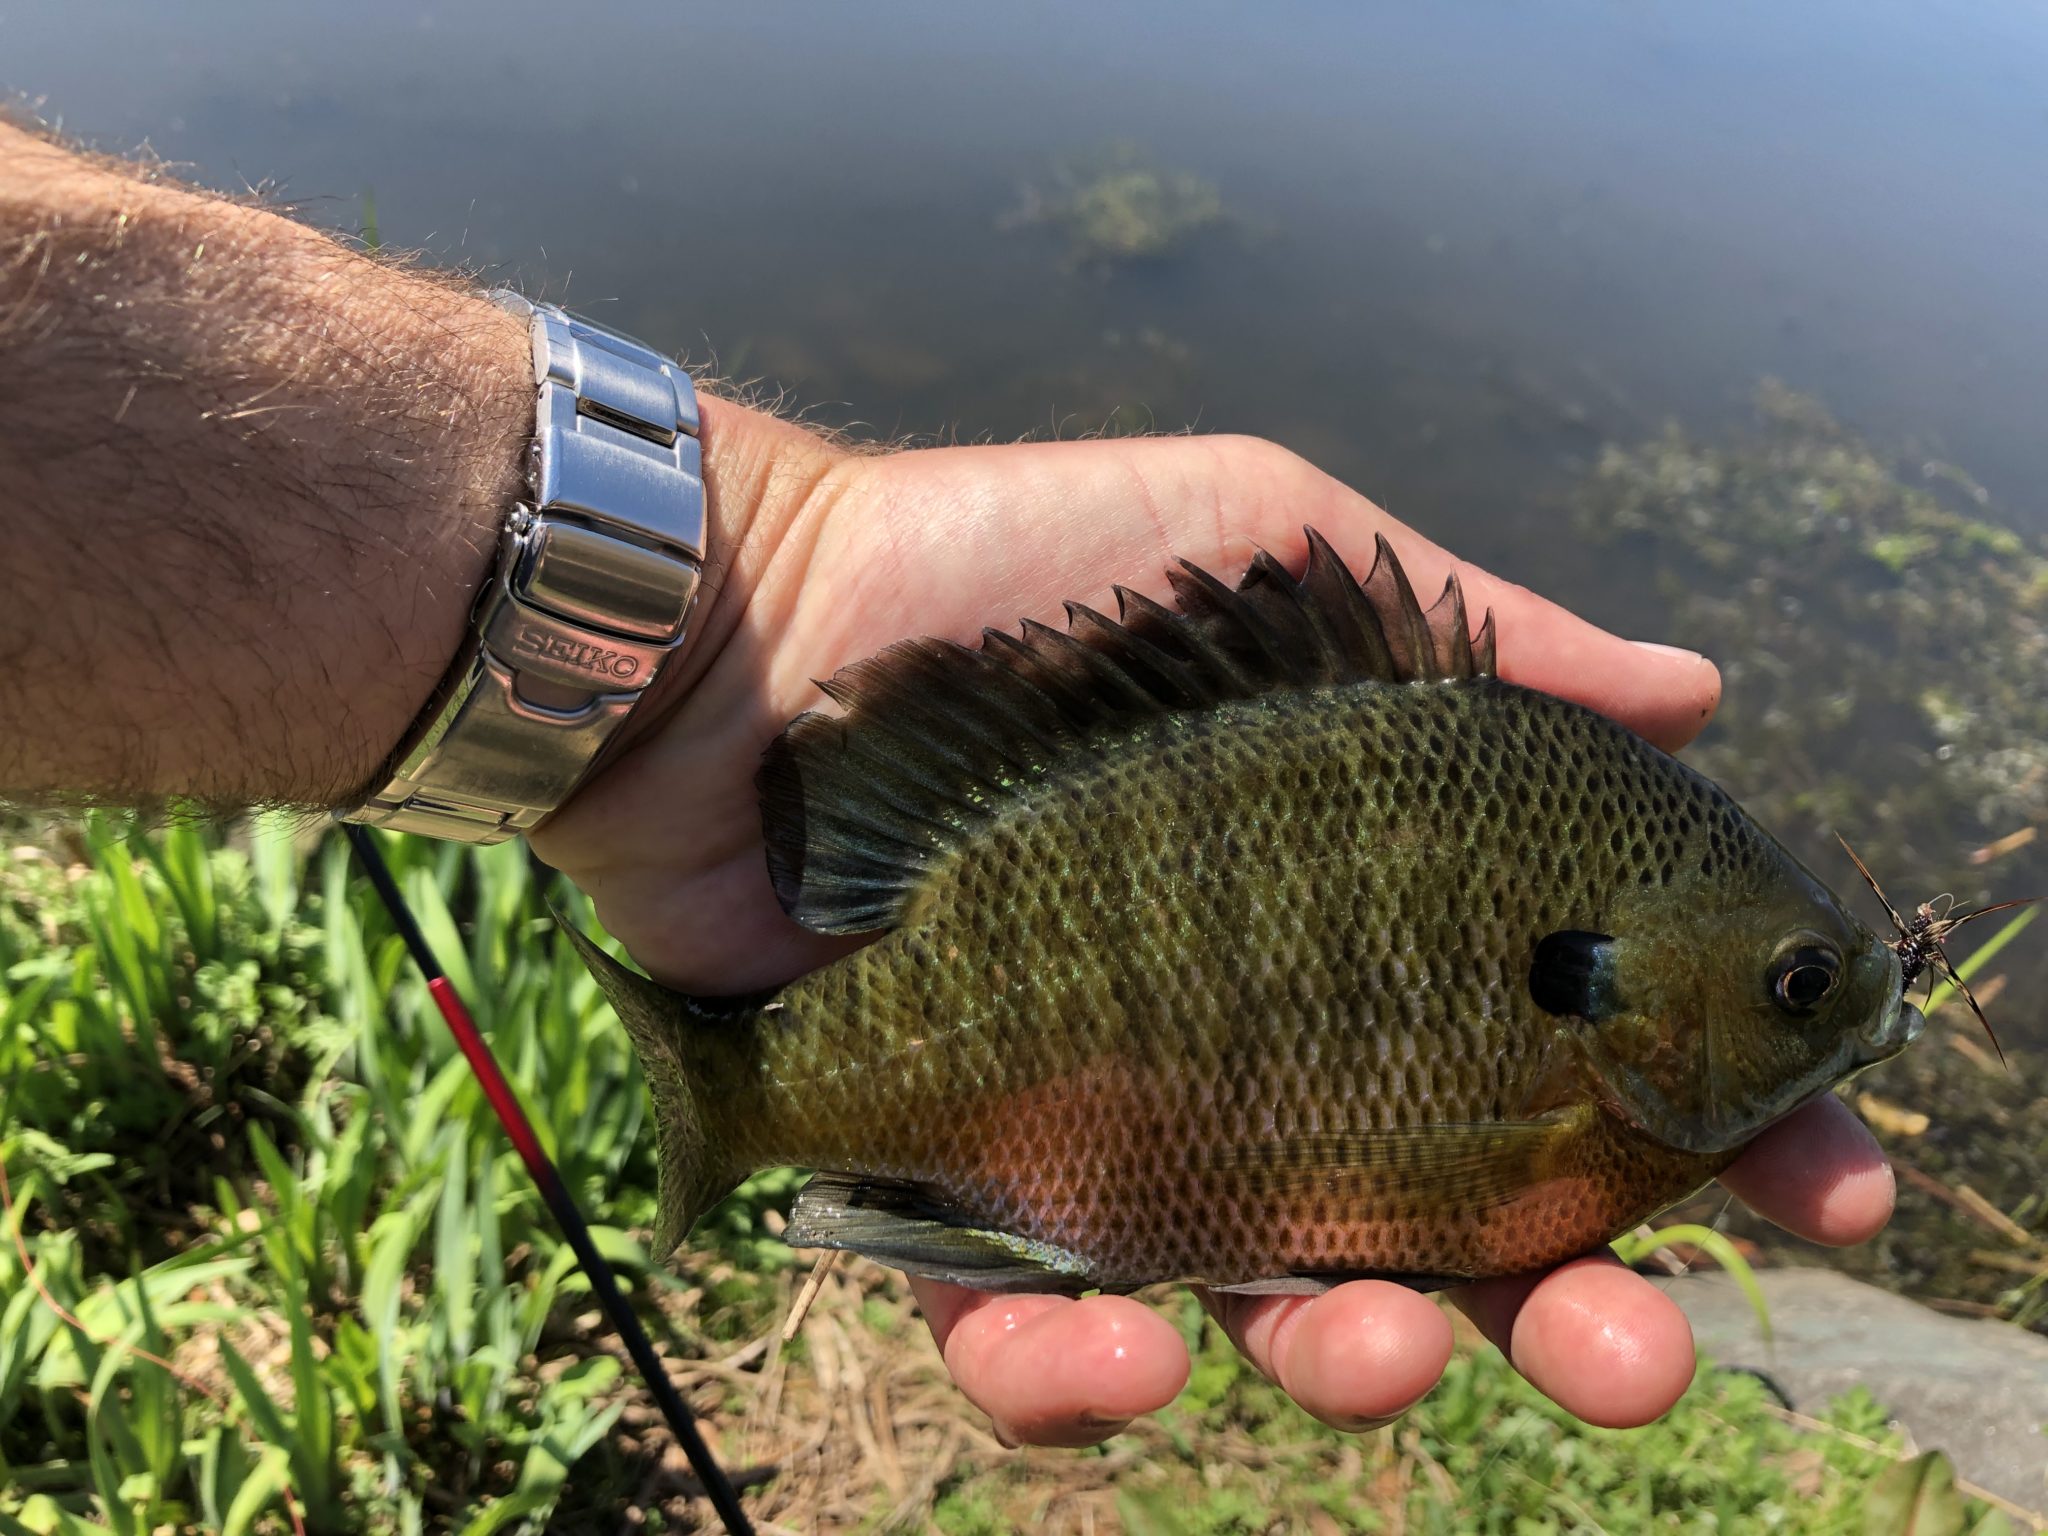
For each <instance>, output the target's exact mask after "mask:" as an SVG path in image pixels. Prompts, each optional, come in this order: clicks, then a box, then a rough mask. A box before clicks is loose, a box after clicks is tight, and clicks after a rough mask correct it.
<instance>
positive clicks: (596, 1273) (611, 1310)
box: [341, 822, 754, 1536]
mask: <svg viewBox="0 0 2048 1536" xmlns="http://www.w3.org/2000/svg"><path fill="white" fill-rule="evenodd" d="M341 830H342V832H343V833H344V834H345V835H346V836H347V838H348V840H349V844H350V846H351V847H353V848H354V849H355V854H356V859H357V860H358V862H360V863H361V865H362V866H363V873H364V874H366V875H368V876H369V877H370V884H371V886H372V887H373V888H374V889H375V890H376V892H377V897H378V899H379V900H380V901H382V902H383V903H384V910H385V911H386V912H388V913H390V914H391V921H392V923H393V924H394V925H395V926H396V927H397V929H398V932H399V936H400V937H401V938H403V939H404V940H405V947H406V949H407V950H408V951H409V952H410V953H411V955H412V961H413V964H414V965H416V966H418V967H419V969H420V974H421V975H422V976H424V977H425V978H426V981H427V991H428V993H429V994H431V995H432V997H433V999H434V1004H435V1006H436V1007H438V1008H439V1009H440V1010H441V1017H442V1018H443V1019H444V1020H446V1021H447V1024H448V1032H449V1033H450V1034H452V1035H453V1036H454V1037H455V1044H456V1045H457V1046H458V1047H459V1048H460V1049H461V1051H462V1055H463V1058H464V1059H465V1060H466V1061H468V1063H469V1067H470V1070H471V1071H472V1072H474V1073H475V1074H476V1080H477V1083H478V1085H479V1086H481V1087H482V1089H483V1091H484V1097H485V1098H486V1099H488V1100H490V1104H491V1108H492V1110H493V1111H494V1112H495V1113H496V1114H497V1116H498V1123H499V1124H500V1125H502V1126H503V1127H504V1128H505V1134H506V1136H507V1137H508V1138H510V1140H511V1142H512V1146H513V1148H514V1150H516V1151H517V1152H518V1153H519V1160H520V1161H521V1162H523V1163H525V1164H526V1171H527V1173H528V1174H529V1175H531V1176H532V1178H533V1182H534V1187H535V1188H537V1189H538V1190H539V1191H540V1195H541V1199H543V1200H545V1201H546V1202H547V1206H548V1209H549V1211H551V1212H552V1213H553V1214H554V1218H555V1225H556V1226H558V1227H560V1228H561V1229H562V1236H563V1237H565V1238H566V1239H568V1242H569V1246H570V1248H571V1249H573V1250H574V1251H575V1254H576V1261H577V1263H579V1264H581V1265H582V1266H583V1273H584V1274H585V1275H586V1276H587V1277H588V1278H589V1280H590V1288H591V1290H592V1291H594V1292H595V1293H596V1295H597V1304H598V1306H599V1307H600V1308H602V1309H603V1311H604V1315H605V1319H606V1321H608V1322H609V1323H610V1324H611V1325H612V1331H613V1332H614V1333H616V1334H617V1335H618V1336H619V1341H620V1342H621V1343H623V1344H624V1345H625V1346H626V1353H627V1354H629V1355H630V1356H632V1358H633V1364H634V1366H635V1367H636V1368H637V1369H638V1370H639V1372H640V1377H641V1379H642V1380H643V1381H645V1382H646V1383H647V1389H648V1391H650V1392H652V1393H653V1394H654V1400H655V1402H656V1403H658V1404H660V1406H661V1416H662V1417H663V1418H664V1419H666V1420H667V1421H668V1428H669V1433H670V1434H672V1435H674V1436H675V1438H676V1444H678V1445H680V1446H681V1447H682V1448H683V1454H684V1455H685V1456H687V1457H688V1458H689V1459H690V1469H691V1470H692V1471H693V1472H695V1473H696V1474H697V1481H698V1482H699V1483H700V1484H702V1485H703V1488H704V1492H705V1493H706V1495H708V1496H709V1498H710V1500H711V1507H712V1508H713V1509H715V1510H717V1511H718V1518H719V1519H720V1520H722V1521H724V1522H725V1528H726V1530H727V1531H729V1532H731V1533H732V1536H754V1523H753V1521H751V1520H749V1519H748V1518H747V1512H746V1511H745V1510H744V1509H742V1508H740V1500H739V1495H738V1493H736V1492H735V1491H734V1490H733V1485H732V1482H731V1480H730V1479H729V1478H727V1476H726V1475H725V1469H724V1468H723V1467H721V1466H719V1464H718V1458H717V1457H715V1456H713V1455H712V1454H711V1447H710V1446H708V1445H706V1444H705V1443H704V1437H703V1436H702V1435H701V1434H699V1433H698V1431H697V1421H696V1417H695V1416H694V1415H693V1414H692V1413H691V1412H690V1406H689V1404H687V1403H685V1402H684V1401H683V1395H682V1393H680V1392H679V1391H677V1390H676V1384H675V1381H674V1380H673V1379H672V1378H671V1377H670V1376H669V1374H668V1371H667V1369H666V1368H665V1367H664V1366H663V1365H662V1363H661V1361H660V1359H659V1358H658V1357H657V1356H656V1355H655V1353H654V1346H653V1344H651V1343H650V1342H649V1341H648V1338H647V1331H646V1329H644V1328H642V1327H641V1326H640V1318H639V1316H638V1315H637V1314H636V1313H635V1312H634V1311H633V1309H632V1307H630V1306H628V1305H627V1303H626V1298H625V1295H624V1294H623V1293H622V1292H621V1291H620V1290H619V1282H618V1278H617V1276H615V1275H614V1274H613V1273H612V1267H611V1265H610V1264H608V1263H606V1262H605V1258H604V1255H603V1254H601V1253H599V1252H598V1251H597V1244H596V1243H595V1242H593V1241H592V1240H591V1236H590V1224H589V1223H588V1222H586V1221H585V1220H584V1219H583V1212H582V1211H581V1210H579V1209H578V1208H577V1205H576V1197H575V1196H574V1195H572V1194H570V1193H569V1186H568V1185H566V1184H564V1183H563V1182H562V1175H561V1173H560V1172H559V1171H558V1170H557V1169H556V1167H555V1164H554V1159H552V1158H550V1157H549V1156H548V1155H547V1153H546V1151H545V1150H543V1149H542V1147H541V1144H540V1138H539V1137H538V1136H537V1135H535V1134H534V1129H533V1122H532V1121H531V1120H529V1119H528V1118H527V1116H526V1110H525V1109H524V1108H523V1107H522V1106H521V1105H520V1102H519V1098H518V1095H517V1094H515V1093H513V1091H512V1085H511V1084H510V1083H509V1082H507V1081H506V1080H505V1073H504V1071H503V1070H502V1069H501V1068H500V1067H499V1065H498V1058H497V1057H496V1056H494V1055H493V1054H492V1053H491V1048H490V1045H489V1044H488V1043H487V1042H486V1041H485V1040H484V1037H483V1036H482V1035H481V1034H479V1033H478V1032H477V1027H476V1021H475V1020H474V1019H472V1018H471V1017H470V1014H469V1009H468V1007H467V1005H465V1004H464V1003H463V1001H462V997H461V994H459V993H458V992H457V991H456V990H455V986H454V983H452V982H451V981H449V979H448V974H447V972H445V971H443V970H442V969H441V964H440V962H439V961H438V960H436V959H435V958H434V952H433V950H432V949H430V948H429V947H428V945H427V939H426V935H425V934H423V933H422V932H420V925H419V922H418V920H417V919H415V918H414V916H413V913H412V908H411V906H409V905H408V904H407V902H406V899H405V897H404V895H403V894H402V893H401V892H400V891H399V889H398V882H397V881H395V880H393V879H392V878H391V868H390V866H389V865H387V864H386V863H385V862H384V855H383V853H382V852H381V851H380V850H379V849H378V847H377V844H376V841H375V839H373V838H372V837H371V836H370V830H369V828H367V827H362V826H356V825H354V824H353V823H347V822H344V823H342V827H341Z"/></svg>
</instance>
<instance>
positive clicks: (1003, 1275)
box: [782, 1172, 1095, 1295]
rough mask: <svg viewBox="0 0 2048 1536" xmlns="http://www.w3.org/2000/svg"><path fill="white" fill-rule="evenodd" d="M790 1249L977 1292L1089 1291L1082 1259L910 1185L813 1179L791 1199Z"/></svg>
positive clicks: (841, 1177)
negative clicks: (839, 1251)
mask: <svg viewBox="0 0 2048 1536" xmlns="http://www.w3.org/2000/svg"><path fill="white" fill-rule="evenodd" d="M782 1237H783V1241H784V1242H786V1243H788V1244H789V1246H790V1247H792V1248H843V1249H846V1250H848V1251H850V1252H853V1253H858V1254H861V1255H863V1256H865V1257H867V1258H870V1259H873V1260H874V1261H875V1262H876V1263H878V1264H886V1265H888V1266H889V1267H890V1268H892V1269H900V1270H902V1271H903V1272H904V1273H906V1274H911V1275H919V1276H922V1277H924V1278H926V1279H929V1280H946V1281H950V1282H952V1283H953V1284H955V1285H966V1286H972V1287H973V1288H974V1289H976V1290H979V1291H1050V1292H1056V1293H1060V1294H1068V1295H1072V1294H1077V1293H1079V1292H1081V1291H1086V1290H1093V1289H1094V1288H1095V1282H1094V1280H1093V1279H1092V1278H1091V1277H1090V1273H1089V1265H1088V1261H1087V1260H1086V1259H1083V1258H1082V1257H1080V1255H1078V1254H1074V1253H1069V1252H1068V1251H1067V1250H1066V1249H1064V1248H1059V1247H1056V1246H1054V1245H1053V1244H1051V1243H1043V1242H1039V1241H1037V1240H1035V1239H1033V1238H1028V1237H1020V1236H1018V1235H1017V1234H1015V1233H1013V1232H1001V1231H997V1230H995V1229H993V1228H991V1227H988V1226H986V1225H984V1224H982V1223H981V1222H980V1221H979V1220H978V1219H977V1218H976V1217H974V1216H973V1215H971V1214H970V1213H968V1212H966V1211H962V1210H960V1209H958V1208H956V1207H954V1206H951V1205H948V1204H947V1203H946V1202H945V1201H944V1200H943V1199H942V1198H940V1197H939V1196H936V1195H934V1194H932V1193H931V1192H930V1191H928V1190H924V1189H920V1188H918V1187H917V1186H916V1185H912V1184H904V1183H900V1182H898V1181H896V1180H893V1179H878V1178H872V1177H869V1176H867V1175H863V1174H851V1173H829V1172H828V1173H818V1174H814V1175H813V1176H812V1177H811V1181H810V1182H809V1183H808V1184H806V1185H804V1187H803V1188H802V1189H801V1190H799V1191H798V1192H797V1197H796V1203H795V1205H794V1206H793V1207H792V1208H791V1210H790V1217H789V1226H788V1228H787V1229H786V1230H785V1231H784V1232H783V1234H782Z"/></svg>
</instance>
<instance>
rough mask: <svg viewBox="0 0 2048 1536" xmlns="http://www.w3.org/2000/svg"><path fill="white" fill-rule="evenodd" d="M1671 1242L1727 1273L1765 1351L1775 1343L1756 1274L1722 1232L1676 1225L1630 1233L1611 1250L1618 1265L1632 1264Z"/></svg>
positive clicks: (1766, 1307) (1680, 1223) (1768, 1313)
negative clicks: (1746, 1305)
mask: <svg viewBox="0 0 2048 1536" xmlns="http://www.w3.org/2000/svg"><path fill="white" fill-rule="evenodd" d="M1673 1243H1685V1244H1687V1245H1688V1246H1690V1247H1693V1248H1697V1249H1699V1250H1700V1251H1701V1252H1702V1253H1704V1254H1706V1255H1708V1256H1709V1257H1710V1258H1712V1259H1713V1261H1714V1262H1715V1263H1716V1264H1718V1265H1720V1266H1721V1268H1722V1269H1724V1270H1726V1271H1727V1272H1728V1275H1729V1277H1730V1278H1731V1279H1733V1280H1734V1282H1735V1284H1736V1285H1737V1287H1738V1288H1740V1290H1741V1291H1742V1294H1743V1295H1744V1296H1745V1297H1746V1298H1748V1301H1749V1306H1750V1310H1751V1311H1753V1312H1754V1313H1756V1323H1757V1328H1758V1331H1760V1332H1761V1333H1762V1334H1763V1337H1764V1347H1765V1348H1766V1349H1769V1348H1770V1347H1771V1346H1772V1344H1773V1343H1774V1342H1775V1340H1774V1339H1773V1336H1772V1333H1771V1309H1770V1304H1769V1303H1768V1302H1767V1301H1766V1300H1765V1299H1764V1288H1763V1287H1762V1286H1761V1285H1760V1284H1758V1283H1757V1278H1756V1271H1755V1270H1754V1269H1752V1268H1751V1267H1750V1263H1749V1260H1747V1259H1745V1258H1744V1257H1743V1256H1742V1254H1741V1251H1740V1250H1738V1249H1737V1248H1736V1246H1735V1245H1734V1244H1733V1243H1732V1242H1730V1241H1729V1240H1728V1237H1727V1235H1726V1234H1725V1233H1721V1232H1716V1231H1715V1230H1714V1229H1713V1228H1712V1227H1703V1226H1700V1225H1698V1224H1697V1223H1695V1222H1679V1223H1677V1224H1675V1225H1673V1226H1669V1227H1662V1228H1660V1229H1658V1230H1657V1231H1655V1232H1646V1233H1643V1234H1641V1235H1640V1236H1639V1235H1637V1234H1635V1233H1633V1232H1632V1233H1630V1234H1629V1235H1628V1236H1626V1237H1620V1238H1617V1239H1615V1241H1614V1244H1613V1247H1614V1252H1615V1255H1616V1257H1618V1258H1619V1259H1620V1260H1621V1262H1622V1263H1624V1264H1629V1265H1635V1264H1640V1263H1642V1261H1643V1260H1644V1259H1646V1258H1648V1257H1649V1256H1650V1255H1651V1254H1653V1253H1655V1252H1656V1251H1657V1250H1658V1249H1659V1248H1665V1247H1669V1246H1670V1245H1671V1244H1673Z"/></svg>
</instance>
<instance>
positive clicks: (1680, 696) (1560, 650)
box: [1247, 487, 1721, 752]
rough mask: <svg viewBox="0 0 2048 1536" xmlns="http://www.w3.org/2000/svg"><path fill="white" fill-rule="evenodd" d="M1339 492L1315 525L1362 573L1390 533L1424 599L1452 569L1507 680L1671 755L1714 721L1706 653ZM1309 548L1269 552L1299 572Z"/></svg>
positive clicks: (1716, 700) (1717, 690)
mask: <svg viewBox="0 0 2048 1536" xmlns="http://www.w3.org/2000/svg"><path fill="white" fill-rule="evenodd" d="M1338 491H1339V492H1340V493H1341V495H1340V496H1339V497H1338V498H1337V499H1336V501H1335V502H1334V504H1333V505H1332V506H1331V508H1330V511H1331V513H1332V517H1331V518H1330V519H1329V520H1328V522H1327V523H1326V524H1325V525H1323V526H1321V527H1320V529H1319V531H1321V532H1322V533H1323V534H1324V536H1325V537H1327V538H1329V539H1330V540H1331V542H1332V543H1333V544H1334V545H1336V547H1337V549H1338V551H1339V553H1341V554H1343V555H1344V557H1345V559H1346V560H1347V561H1349V562H1350V563H1351V565H1352V567H1353V569H1354V570H1356V571H1358V572H1359V573H1360V574H1361V575H1363V574H1364V572H1365V571H1366V570H1367V569H1368V568H1369V567H1370V565H1371V563H1372V551H1373V542H1372V536H1373V535H1374V534H1375V533H1384V534H1385V535H1386V537H1387V542H1388V543H1390V544H1392V545H1393V546H1394V553H1395V554H1396V555H1397V556H1398V557H1399V558H1400V561H1401V565H1402V568H1403V569H1404V570H1406V571H1407V573H1408V579H1409V581H1410V582H1411V583H1412V584H1413V585H1414V588H1415V592H1416V596H1417V597H1418V598H1419V599H1420V600H1421V601H1422V602H1423V603H1424V604H1425V605H1427V604H1429V603H1431V602H1433V601H1434V600H1435V598H1436V596H1437V594H1438V593H1439V592H1441V591H1442V590H1443V586H1444V583H1445V582H1446V581H1447V580H1449V578H1450V577H1451V576H1452V575H1453V574H1454V573H1455V574H1456V576H1457V578H1458V583H1459V585H1460V586H1461V587H1463V589H1464V593H1465V606H1466V611H1467V614H1468V617H1469V620H1470V622H1471V624H1472V625H1473V627H1474V628H1475V629H1476V628H1477V627H1478V625H1479V624H1480V623H1481V621H1482V619H1483V616H1484V615H1485V614H1487V613H1489V612H1491V613H1492V615H1493V624H1494V639H1495V650H1496V654H1497V655H1498V656H1499V659H1500V673H1501V676H1502V677H1504V678H1505V679H1507V680H1508V681H1509V682H1511V683H1519V684H1521V685H1522V686H1523V687H1525V688H1534V689H1536V690H1538V691H1540V692H1543V693H1551V694H1556V695H1557V696H1558V697H1559V698H1565V699H1572V700H1574V701H1576V702H1577V703H1580V704H1583V705H1585V706H1586V707H1587V708H1588V709H1592V710H1596V711H1598V712H1599V713H1600V714H1603V715H1606V716H1607V717H1608V718H1609V719H1611V720H1617V721H1619V722H1620V723H1621V724H1623V725H1625V726H1627V727H1628V728H1629V729H1630V730H1632V731H1634V732H1635V733H1636V734H1637V735H1639V736H1642V737H1643V738H1644V739H1645V740H1648V741H1651V742H1654V743H1655V744H1656V745H1657V746H1660V747H1662V748H1664V749H1665V750H1666V751H1668V752H1675V751H1677V750H1678V749H1679V748H1680V747H1682V746H1684V745H1685V744H1686V743H1687V742H1689V741H1691V740H1692V739H1693V738H1694V737H1695V736H1697V735H1698V734H1699V733H1700V732H1701V731H1702V730H1704V729H1705V728H1706V724H1707V722H1708V721H1709V720H1711V719H1712V718H1713V715H1714V710H1715V708H1716V707H1717V706H1718V705H1719V704H1720V702H1721V674H1720V672H1719V670H1717V669H1716V668H1715V666H1714V664H1713V663H1712V662H1710V661H1708V660H1707V659H1706V657H1704V656H1701V655H1699V654H1698V653H1696V652H1693V651H1687V650H1681V649H1678V648H1676V647H1673V646H1668V645H1662V644H1657V643H1654V642H1639V641H1634V640H1626V639H1623V638H1622V637H1620V636H1618V635H1613V634H1610V633H1608V632H1607V631H1606V630H1604V629H1601V628H1600V627H1599V626H1598V625H1595V624H1590V623H1588V622H1587V621H1586V620H1584V619H1582V618H1580V617H1579V616H1578V615H1577V614H1575V613H1572V612H1571V611H1570V610H1568V609H1565V608H1560V607H1559V606H1558V605H1557V604H1555V603H1553V602H1551V601H1550V600H1549V599H1547V598H1544V597H1539V596H1538V595H1537V594H1536V593H1534V592H1532V591H1530V590H1529V589H1528V588H1527V587H1523V586H1517V585H1516V584H1515V583H1513V582H1510V581H1503V580H1502V579H1501V578H1500V577H1498V576H1496V575H1494V574H1493V573H1492V572H1491V571H1487V570H1483V569H1481V568H1480V567H1479V566H1476V565H1473V564H1471V563H1470V562H1469V561H1464V560H1460V559H1458V558H1457V557H1456V556H1454V555H1452V554H1451V553H1450V552H1449V551H1448V550H1446V549H1444V548H1442V547H1441V546H1439V545H1437V544H1435V543H1433V542H1431V541H1430V540H1429V539H1426V538H1424V537H1423V536H1422V535H1421V534H1419V533H1417V532H1416V531H1415V530H1414V529H1412V528H1410V527H1408V526H1407V525H1406V524H1404V523H1401V522H1397V521H1396V520H1395V519H1393V518H1391V517H1388V516H1387V515H1386V514H1385V513H1384V512H1382V511H1380V510H1379V508H1377V507H1375V506H1373V505H1372V504H1371V503H1370V502H1368V501H1366V500H1365V499H1364V498H1363V497H1359V496H1356V495H1354V494H1353V493H1352V492H1350V491H1348V490H1345V489H1344V488H1342V487H1338ZM1332 526H1335V527H1336V528H1338V529H1339V530H1340V531H1341V534H1342V535H1343V536H1344V542H1342V543H1339V542H1338V539H1339V536H1340V534H1339V533H1333V532H1331V527H1332ZM1306 545H1307V541H1306V538H1305V536H1304V535H1302V534H1301V533H1299V532H1296V533H1295V534H1294V535H1293V536H1292V537H1289V538H1286V539H1283V540H1281V541H1280V547H1276V548H1274V549H1273V554H1274V557H1275V558H1276V559H1279V560H1282V561H1284V562H1287V563H1288V564H1289V568H1290V569H1299V568H1300V564H1301V562H1302V561H1304V560H1306V558H1307V553H1306ZM1297 546H1298V547H1299V549H1298V550H1297ZM1247 558H1249V557H1248V556H1247Z"/></svg>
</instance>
